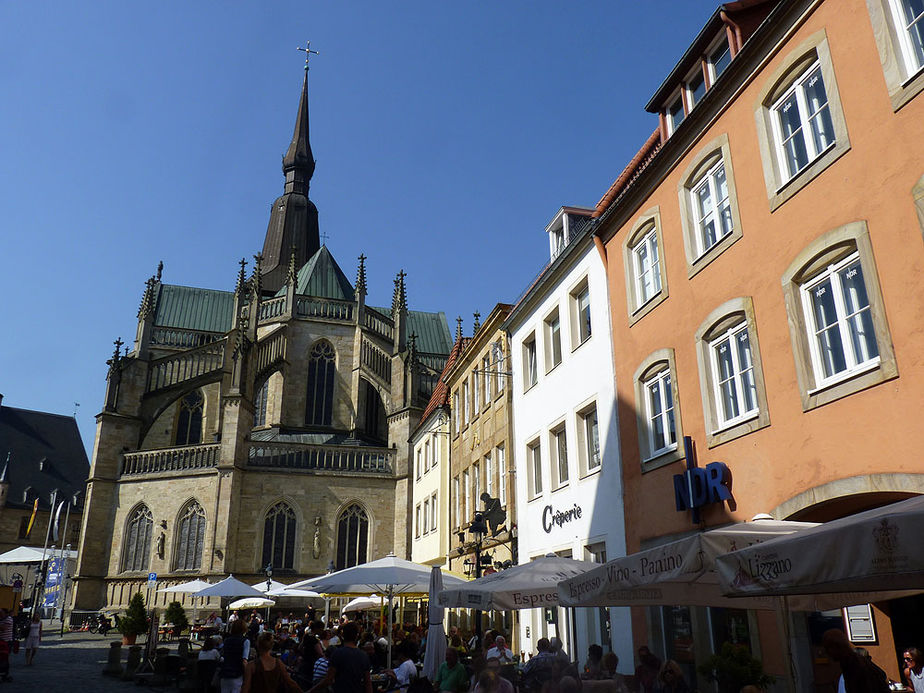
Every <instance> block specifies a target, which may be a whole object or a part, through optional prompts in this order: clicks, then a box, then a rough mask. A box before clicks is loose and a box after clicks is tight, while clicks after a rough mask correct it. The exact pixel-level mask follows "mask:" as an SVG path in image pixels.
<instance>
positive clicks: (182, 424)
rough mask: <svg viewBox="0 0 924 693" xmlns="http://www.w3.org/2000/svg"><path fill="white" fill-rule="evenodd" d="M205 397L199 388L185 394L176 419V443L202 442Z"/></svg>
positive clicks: (192, 443)
mask: <svg viewBox="0 0 924 693" xmlns="http://www.w3.org/2000/svg"><path fill="white" fill-rule="evenodd" d="M204 404H205V398H204V397H203V396H202V393H201V392H199V390H194V391H193V392H190V393H189V394H187V395H184V396H183V398H182V399H181V400H180V413H179V416H178V417H177V420H176V441H175V444H176V445H198V444H199V443H201V442H202V406H203V405H204Z"/></svg>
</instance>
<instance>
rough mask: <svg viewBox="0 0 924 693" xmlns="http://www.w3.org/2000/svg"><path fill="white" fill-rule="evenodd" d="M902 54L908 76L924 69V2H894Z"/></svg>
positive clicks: (893, 0) (910, 0) (899, 0)
mask: <svg viewBox="0 0 924 693" xmlns="http://www.w3.org/2000/svg"><path fill="white" fill-rule="evenodd" d="M892 7H893V9H894V11H895V19H896V24H897V28H898V29H899V32H898V33H899V39H900V41H901V45H902V54H903V55H904V57H905V61H906V64H907V69H908V74H910V75H913V74H914V73H916V72H917V71H918V70H920V69H921V68H922V67H924V2H922V0H892Z"/></svg>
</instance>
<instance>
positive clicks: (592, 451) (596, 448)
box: [577, 403, 602, 474]
mask: <svg viewBox="0 0 924 693" xmlns="http://www.w3.org/2000/svg"><path fill="white" fill-rule="evenodd" d="M577 421H578V426H577V433H578V454H579V458H580V459H579V462H580V465H581V473H582V474H588V473H590V472H593V471H596V470H597V469H599V468H600V464H601V463H602V460H601V457H600V431H599V427H598V424H597V405H596V403H594V404H591V405H590V406H587V407H584V408H583V409H582V410H581V411H579V412H578V417H577Z"/></svg>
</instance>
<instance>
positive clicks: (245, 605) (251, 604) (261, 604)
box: [228, 597, 276, 611]
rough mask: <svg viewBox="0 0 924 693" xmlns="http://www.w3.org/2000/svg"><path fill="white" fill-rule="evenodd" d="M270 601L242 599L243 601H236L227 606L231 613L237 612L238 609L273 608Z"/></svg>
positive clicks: (259, 598) (251, 598) (255, 598)
mask: <svg viewBox="0 0 924 693" xmlns="http://www.w3.org/2000/svg"><path fill="white" fill-rule="evenodd" d="M275 603H276V602H274V601H273V600H272V599H265V598H263V597H244V598H243V599H238V600H237V601H233V602H231V603H230V604H228V608H229V609H231V611H238V610H240V609H264V608H266V607H268V606H273V604H275Z"/></svg>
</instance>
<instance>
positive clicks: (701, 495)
mask: <svg viewBox="0 0 924 693" xmlns="http://www.w3.org/2000/svg"><path fill="white" fill-rule="evenodd" d="M683 448H684V454H685V456H686V462H687V470H686V471H685V472H684V473H683V474H675V475H674V503H675V505H676V507H677V511H678V512H685V511H687V510H691V511H692V513H693V523H694V524H699V509H700V508H702V507H705V506H707V505H712V504H714V503H724V502H725V501H730V500H732V493H731V471H730V470H729V469H728V465H726V464H725V463H724V462H710V463H709V464H707V465H706V466H705V467H703V468H700V467H697V466H696V456H695V455H694V452H693V439H692V438H690V436H684V437H683Z"/></svg>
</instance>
